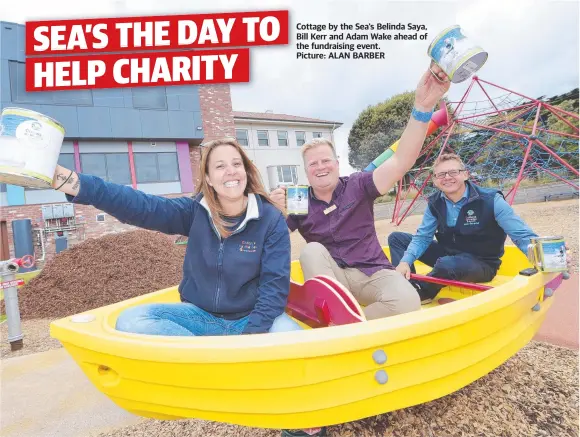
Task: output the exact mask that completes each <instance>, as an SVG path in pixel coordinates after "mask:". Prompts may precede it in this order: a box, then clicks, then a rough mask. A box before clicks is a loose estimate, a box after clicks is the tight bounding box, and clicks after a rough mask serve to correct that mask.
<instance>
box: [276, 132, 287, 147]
mask: <svg viewBox="0 0 580 437" xmlns="http://www.w3.org/2000/svg"><path fill="white" fill-rule="evenodd" d="M278 145H279V146H287V145H288V132H286V131H285V130H279V131H278Z"/></svg>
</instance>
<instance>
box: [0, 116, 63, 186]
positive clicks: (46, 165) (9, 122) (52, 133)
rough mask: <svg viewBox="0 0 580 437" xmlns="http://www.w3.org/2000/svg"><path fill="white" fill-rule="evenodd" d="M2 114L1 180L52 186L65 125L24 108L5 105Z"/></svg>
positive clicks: (0, 119)
mask: <svg viewBox="0 0 580 437" xmlns="http://www.w3.org/2000/svg"><path fill="white" fill-rule="evenodd" d="M0 117H1V118H0V182H4V183H6V184H11V185H19V186H23V187H33V188H50V187H51V185H52V179H53V177H54V171H55V169H56V165H57V162H58V156H59V154H60V149H61V147H62V142H63V139H64V134H65V130H64V127H63V126H62V125H61V124H60V123H59V122H58V121H56V120H53V119H52V118H50V117H48V116H46V115H44V114H41V113H39V112H35V111H31V110H29V109H23V108H4V110H2V115H1V116H0Z"/></svg>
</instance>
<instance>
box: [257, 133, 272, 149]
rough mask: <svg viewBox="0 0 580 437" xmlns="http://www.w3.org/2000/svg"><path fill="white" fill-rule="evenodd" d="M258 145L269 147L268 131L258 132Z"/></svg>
mask: <svg viewBox="0 0 580 437" xmlns="http://www.w3.org/2000/svg"><path fill="white" fill-rule="evenodd" d="M258 145H259V146H269V145H270V143H269V142H268V131H267V130H259V131H258Z"/></svg>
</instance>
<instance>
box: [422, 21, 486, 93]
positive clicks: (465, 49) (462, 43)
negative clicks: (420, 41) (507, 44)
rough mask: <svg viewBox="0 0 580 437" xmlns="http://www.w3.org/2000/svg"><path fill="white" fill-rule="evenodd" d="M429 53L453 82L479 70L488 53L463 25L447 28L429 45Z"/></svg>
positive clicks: (466, 77)
mask: <svg viewBox="0 0 580 437" xmlns="http://www.w3.org/2000/svg"><path fill="white" fill-rule="evenodd" d="M427 54H428V55H429V57H430V58H431V59H433V61H435V63H437V65H439V67H441V69H442V70H443V71H444V72H445V73H446V74H447V76H448V77H449V80H450V81H451V82H453V83H459V82H463V81H464V80H466V79H468V78H469V77H470V76H472V75H473V74H474V73H475V72H476V71H477V70H479V69H480V68H481V67H482V66H483V64H485V61H487V57H488V54H487V52H486V51H484V50H483V49H482V48H481V47H479V46H477V45H475V44H474V43H473V42H472V41H470V40H469V39H468V38H467V37H465V35H463V33H462V32H461V27H459V26H452V27H448V28H447V29H445V30H444V31H443V32H441V33H440V34H439V35H437V36H436V37H435V39H434V40H433V41H432V42H431V44H430V45H429V48H428V49H427Z"/></svg>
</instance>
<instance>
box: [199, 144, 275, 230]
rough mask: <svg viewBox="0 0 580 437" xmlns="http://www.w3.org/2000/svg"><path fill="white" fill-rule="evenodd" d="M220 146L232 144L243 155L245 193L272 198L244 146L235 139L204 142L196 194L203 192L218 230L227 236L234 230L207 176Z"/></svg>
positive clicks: (268, 199)
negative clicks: (229, 228) (211, 157)
mask: <svg viewBox="0 0 580 437" xmlns="http://www.w3.org/2000/svg"><path fill="white" fill-rule="evenodd" d="M219 146H232V147H234V148H235V149H236V150H237V151H238V152H239V154H240V156H241V157H242V163H243V165H244V170H245V171H246V179H247V183H246V189H245V190H244V195H245V196H247V195H248V193H253V194H259V195H261V196H262V198H263V199H264V200H266V201H268V202H269V201H270V198H269V197H268V194H267V193H266V190H265V189H264V184H263V183H262V178H261V177H260V171H259V170H258V168H257V167H256V166H255V165H254V163H253V162H252V161H251V160H250V158H248V155H246V152H245V151H244V149H243V148H242V146H240V145H239V144H238V142H237V141H236V140H235V139H233V138H219V139H217V140H213V141H209V142H207V143H205V144H203V145H202V155H201V166H200V169H201V171H202V174H201V177H200V180H201V183H200V184H199V185H198V186H197V187H196V194H199V193H202V194H203V197H204V198H205V201H206V202H207V205H208V207H209V210H210V212H211V216H212V219H213V221H214V223H215V225H216V228H217V230H218V232H219V233H220V235H221V236H222V237H223V238H226V237H229V236H230V235H231V234H232V231H230V230H228V226H229V224H228V223H227V222H226V221H225V220H224V219H223V216H224V215H225V214H224V210H223V207H222V206H221V204H220V202H219V199H218V196H217V193H216V191H215V189H214V188H213V187H212V186H210V185H209V183H208V182H207V177H206V176H208V174H209V171H208V167H209V157H210V156H211V154H212V152H213V150H214V149H215V148H216V147H219Z"/></svg>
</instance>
